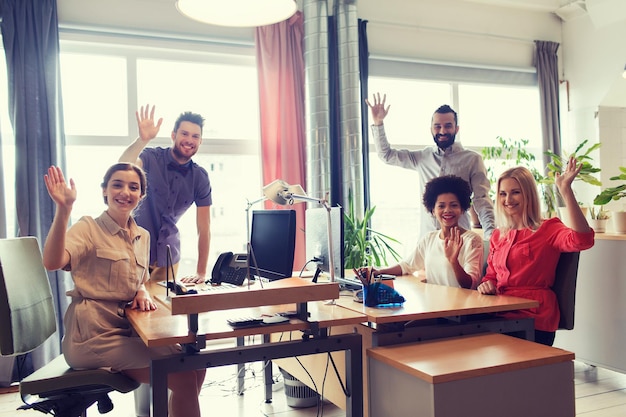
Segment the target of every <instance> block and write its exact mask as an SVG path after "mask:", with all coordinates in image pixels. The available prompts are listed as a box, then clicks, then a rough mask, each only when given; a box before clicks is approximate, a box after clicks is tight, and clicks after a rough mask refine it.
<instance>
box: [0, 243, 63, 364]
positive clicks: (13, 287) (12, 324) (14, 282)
mask: <svg viewBox="0 0 626 417" xmlns="http://www.w3.org/2000/svg"><path fill="white" fill-rule="evenodd" d="M55 332H56V316H55V311H54V303H53V301H52V291H51V289H50V282H49V281H48V274H47V273H46V270H45V268H44V266H43V262H42V258H41V250H40V249H39V243H38V241H37V239H36V238H35V237H22V238H15V239H0V355H2V356H12V355H20V354H23V353H27V352H30V351H31V350H33V349H35V348H36V347H38V346H39V345H41V344H42V343H43V342H45V341H46V339H48V337H50V336H51V335H52V334H53V333H55Z"/></svg>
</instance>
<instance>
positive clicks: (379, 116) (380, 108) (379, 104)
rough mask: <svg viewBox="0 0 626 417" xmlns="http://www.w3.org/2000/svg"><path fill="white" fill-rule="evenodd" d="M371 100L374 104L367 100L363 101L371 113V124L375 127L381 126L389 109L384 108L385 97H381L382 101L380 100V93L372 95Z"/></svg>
mask: <svg viewBox="0 0 626 417" xmlns="http://www.w3.org/2000/svg"><path fill="white" fill-rule="evenodd" d="M372 98H373V99H374V104H371V103H370V102H369V100H368V99H365V102H366V103H367V105H368V106H369V108H370V110H371V113H372V122H373V123H374V124H375V125H377V126H378V125H382V124H383V119H384V118H385V116H387V113H389V108H390V107H391V106H387V108H385V101H386V100H387V95H386V94H385V95H383V99H382V101H381V99H380V93H376V94H374V95H373V96H372Z"/></svg>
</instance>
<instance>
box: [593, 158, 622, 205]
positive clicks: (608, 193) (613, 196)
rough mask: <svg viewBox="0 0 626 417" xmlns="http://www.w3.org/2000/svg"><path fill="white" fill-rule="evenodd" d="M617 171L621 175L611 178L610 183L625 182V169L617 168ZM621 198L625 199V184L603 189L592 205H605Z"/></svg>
mask: <svg viewBox="0 0 626 417" xmlns="http://www.w3.org/2000/svg"><path fill="white" fill-rule="evenodd" d="M619 170H620V171H621V174H620V175H616V176H614V177H611V178H610V180H611V181H619V180H621V181H626V167H619ZM623 197H626V184H620V185H617V186H615V187H609V188H605V189H604V190H602V191H601V192H600V194H598V195H597V196H596V197H595V198H594V199H593V204H597V205H605V204H607V203H609V202H610V201H612V200H613V201H617V200H619V199H620V198H623Z"/></svg>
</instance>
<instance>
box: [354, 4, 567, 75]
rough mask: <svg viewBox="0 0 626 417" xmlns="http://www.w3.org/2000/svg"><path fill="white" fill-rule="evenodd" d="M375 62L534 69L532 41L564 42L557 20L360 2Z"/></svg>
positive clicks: (470, 8)
mask: <svg viewBox="0 0 626 417" xmlns="http://www.w3.org/2000/svg"><path fill="white" fill-rule="evenodd" d="M357 8H358V14H359V17H360V18H362V19H366V20H368V22H369V23H368V25H367V34H368V46H369V48H370V53H371V55H373V56H391V57H401V58H404V59H414V60H419V61H443V62H450V63H463V64H474V65H477V66H496V67H515V68H528V67H532V66H533V52H534V44H533V41H534V40H548V41H555V42H561V23H560V19H558V18H557V17H556V16H555V15H554V14H552V13H548V12H540V11H520V10H515V9H511V8H506V7H494V6H487V5H483V4H475V3H467V2H464V1H458V0H427V1H424V0H420V1H415V0H411V1H408V0H384V1H381V0H358V1H357Z"/></svg>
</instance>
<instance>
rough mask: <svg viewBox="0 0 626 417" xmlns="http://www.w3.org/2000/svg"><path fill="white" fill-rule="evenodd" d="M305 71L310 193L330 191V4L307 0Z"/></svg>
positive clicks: (321, 194) (305, 9)
mask: <svg viewBox="0 0 626 417" xmlns="http://www.w3.org/2000/svg"><path fill="white" fill-rule="evenodd" d="M303 13H304V68H305V69H304V71H305V73H304V74H305V75H304V76H305V101H306V130H307V132H308V134H307V182H306V188H307V193H308V194H309V195H310V196H311V197H315V198H326V194H327V193H329V192H330V178H331V176H330V161H331V143H330V116H329V93H328V72H329V70H328V5H327V2H326V0H304V3H303Z"/></svg>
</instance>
